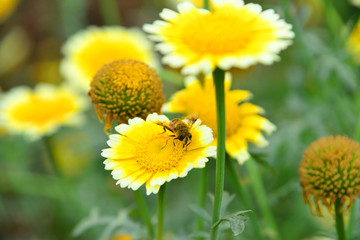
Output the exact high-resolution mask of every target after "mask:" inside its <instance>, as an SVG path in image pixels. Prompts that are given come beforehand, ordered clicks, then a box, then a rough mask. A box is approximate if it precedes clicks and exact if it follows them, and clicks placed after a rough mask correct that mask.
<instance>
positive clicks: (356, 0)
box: [350, 0, 360, 7]
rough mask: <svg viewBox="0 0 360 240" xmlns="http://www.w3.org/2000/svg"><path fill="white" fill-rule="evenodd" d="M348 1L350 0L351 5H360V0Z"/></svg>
mask: <svg viewBox="0 0 360 240" xmlns="http://www.w3.org/2000/svg"><path fill="white" fill-rule="evenodd" d="M350 2H351V3H352V5H354V6H355V7H360V0H350Z"/></svg>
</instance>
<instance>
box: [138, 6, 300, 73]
mask: <svg viewBox="0 0 360 240" xmlns="http://www.w3.org/2000/svg"><path fill="white" fill-rule="evenodd" d="M212 6H213V10H212V11H208V10H205V9H200V8H196V7H195V6H194V5H193V4H192V3H191V2H183V3H180V4H178V11H179V13H177V12H175V11H172V10H170V9H164V10H163V11H162V12H161V13H160V17H161V18H162V19H164V21H161V20H157V21H155V22H154V23H153V24H145V25H144V27H143V29H144V30H145V31H146V32H148V33H150V34H151V35H150V37H151V39H152V40H154V41H158V42H160V43H158V44H157V45H156V48H157V49H158V50H159V51H160V52H161V53H163V54H164V55H165V56H164V57H163V59H162V61H163V63H165V64H168V65H170V66H171V67H174V68H182V73H183V74H190V75H196V74H198V73H200V72H203V73H205V74H210V73H211V72H212V71H213V70H214V69H215V68H216V67H219V68H220V69H222V70H230V69H232V68H241V69H244V68H248V67H249V66H251V65H254V64H256V63H263V64H272V63H273V62H274V61H277V60H279V59H280V57H279V56H278V54H279V52H280V51H281V50H283V49H285V48H287V47H288V46H289V45H290V44H291V43H292V41H291V39H292V38H293V37H294V33H293V32H292V31H291V28H292V26H291V25H290V24H287V23H286V22H285V21H284V20H281V19H280V17H279V15H277V14H276V13H275V12H274V11H273V10H272V9H269V10H265V11H262V8H261V6H260V5H258V4H253V3H249V4H246V5H245V4H244V2H243V1H242V0H213V1H212Z"/></svg>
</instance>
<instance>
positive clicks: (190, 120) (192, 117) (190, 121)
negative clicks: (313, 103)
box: [184, 113, 199, 129]
mask: <svg viewBox="0 0 360 240" xmlns="http://www.w3.org/2000/svg"><path fill="white" fill-rule="evenodd" d="M198 119H199V115H198V114H197V113H193V114H190V115H187V116H186V117H185V119H184V120H186V123H187V124H188V127H189V129H191V128H192V126H193V124H194V123H195V122H196V120H198Z"/></svg>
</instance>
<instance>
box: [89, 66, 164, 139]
mask: <svg viewBox="0 0 360 240" xmlns="http://www.w3.org/2000/svg"><path fill="white" fill-rule="evenodd" d="M162 87H163V85H162V83H161V79H160V77H159V76H158V74H157V73H156V72H155V70H154V69H152V68H151V67H149V66H148V65H146V64H145V63H143V62H139V61H135V60H119V61H114V62H111V63H109V64H106V65H104V66H103V67H102V68H101V69H100V70H99V71H98V72H97V74H96V75H95V77H94V79H93V81H92V82H91V89H90V91H89V97H91V101H92V103H93V104H94V105H95V109H96V113H97V115H98V117H99V118H100V120H104V121H105V127H104V130H105V132H106V131H107V130H108V129H110V128H111V127H112V122H113V120H116V121H117V122H118V123H125V122H127V121H128V120H129V119H130V118H134V117H140V118H143V119H145V118H146V117H147V115H148V114H149V113H153V112H157V113H160V110H161V106H162V104H163V103H164V102H165V95H164V94H163V92H162Z"/></svg>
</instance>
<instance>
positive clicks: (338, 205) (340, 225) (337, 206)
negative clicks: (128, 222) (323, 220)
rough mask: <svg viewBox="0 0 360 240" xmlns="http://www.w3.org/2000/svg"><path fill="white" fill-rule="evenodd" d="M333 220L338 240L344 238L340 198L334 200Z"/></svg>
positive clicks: (343, 239)
mask: <svg viewBox="0 0 360 240" xmlns="http://www.w3.org/2000/svg"><path fill="white" fill-rule="evenodd" d="M335 221H336V232H337V235H338V240H346V237H345V227H344V217H343V214H342V209H341V202H340V199H339V198H338V199H336V201H335Z"/></svg>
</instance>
